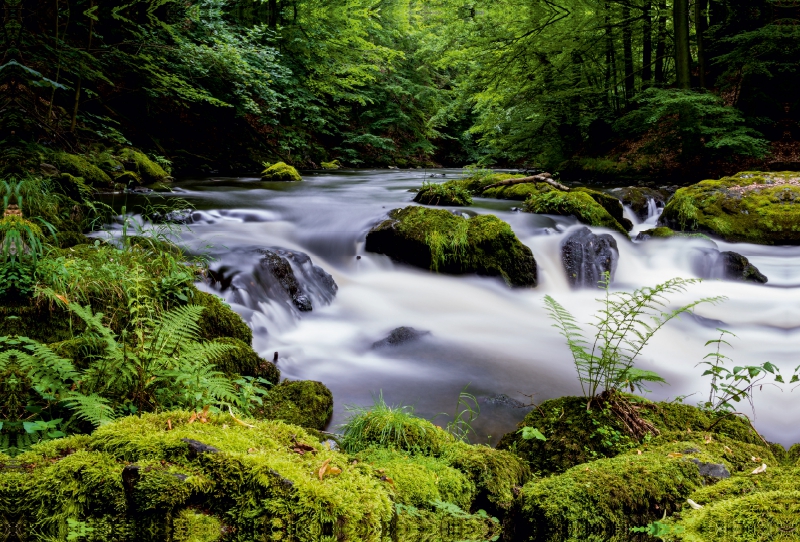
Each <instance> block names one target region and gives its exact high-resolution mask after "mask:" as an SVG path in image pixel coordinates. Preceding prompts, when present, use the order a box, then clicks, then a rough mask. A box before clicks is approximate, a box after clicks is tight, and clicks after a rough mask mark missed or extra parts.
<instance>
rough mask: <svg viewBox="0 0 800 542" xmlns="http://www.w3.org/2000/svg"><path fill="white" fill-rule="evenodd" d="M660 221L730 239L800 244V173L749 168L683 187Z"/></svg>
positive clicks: (759, 242) (683, 229) (672, 225)
mask: <svg viewBox="0 0 800 542" xmlns="http://www.w3.org/2000/svg"><path fill="white" fill-rule="evenodd" d="M660 223H661V224H663V225H665V226H669V227H670V228H672V229H675V230H681V231H699V232H703V233H708V234H712V235H716V236H719V237H721V238H722V239H725V240H727V241H734V242H748V243H758V244H764V245H781V244H800V175H798V174H797V173H794V172H783V173H762V172H745V173H739V174H737V175H734V176H732V177H724V178H722V179H720V180H718V181H713V180H709V181H702V182H700V183H697V184H694V185H692V186H688V187H686V188H681V189H679V190H678V191H677V192H676V193H675V195H674V196H673V198H672V199H671V200H670V202H669V203H668V204H667V206H666V207H665V208H664V212H663V213H662V215H661V219H660Z"/></svg>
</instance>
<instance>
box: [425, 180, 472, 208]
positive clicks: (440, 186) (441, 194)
mask: <svg viewBox="0 0 800 542" xmlns="http://www.w3.org/2000/svg"><path fill="white" fill-rule="evenodd" d="M414 201H415V202H417V203H422V204H423V205H457V206H468V205H472V196H471V195H470V193H469V191H468V190H467V189H466V188H464V187H463V185H462V184H461V183H459V182H452V181H451V182H446V183H425V184H423V185H422V188H421V189H420V191H419V192H417V195H416V196H414Z"/></svg>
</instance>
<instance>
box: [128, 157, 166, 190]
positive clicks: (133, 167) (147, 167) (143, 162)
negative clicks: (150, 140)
mask: <svg viewBox="0 0 800 542" xmlns="http://www.w3.org/2000/svg"><path fill="white" fill-rule="evenodd" d="M119 157H120V158H121V159H122V161H123V165H124V166H125V168H126V169H127V170H129V171H132V172H134V173H136V175H137V176H138V178H139V179H140V180H141V181H142V182H144V183H145V184H151V183H157V182H159V181H163V180H164V179H166V178H167V177H169V173H167V172H166V171H165V170H164V168H162V167H161V166H160V165H158V164H157V163H156V162H154V161H152V160H150V158H148V157H147V155H146V154H144V153H143V152H139V151H137V150H136V149H130V148H127V149H122V150H121V151H120V153H119ZM120 182H123V181H120Z"/></svg>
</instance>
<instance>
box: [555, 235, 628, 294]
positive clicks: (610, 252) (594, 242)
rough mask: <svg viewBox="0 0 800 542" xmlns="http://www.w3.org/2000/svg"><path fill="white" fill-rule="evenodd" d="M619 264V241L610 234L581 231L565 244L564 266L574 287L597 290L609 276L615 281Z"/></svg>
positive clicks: (562, 253)
mask: <svg viewBox="0 0 800 542" xmlns="http://www.w3.org/2000/svg"><path fill="white" fill-rule="evenodd" d="M618 260H619V250H618V249H617V241H616V240H615V239H614V238H613V237H612V236H610V235H609V234H607V233H604V234H601V235H595V234H594V233H592V230H590V229H589V228H580V229H579V230H576V231H574V232H573V233H571V234H570V235H569V236H568V237H567V238H566V239H565V240H564V241H563V242H562V243H561V262H562V263H563V264H564V270H565V271H566V272H567V281H569V283H570V285H571V286H573V287H588V288H597V286H598V283H599V282H600V280H602V279H603V277H604V276H605V274H606V273H609V275H610V277H611V278H612V279H613V277H614V271H616V269H617V261H618Z"/></svg>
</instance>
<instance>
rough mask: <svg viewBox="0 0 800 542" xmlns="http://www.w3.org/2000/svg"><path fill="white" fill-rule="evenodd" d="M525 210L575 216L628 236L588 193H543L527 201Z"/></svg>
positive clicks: (557, 191)
mask: <svg viewBox="0 0 800 542" xmlns="http://www.w3.org/2000/svg"><path fill="white" fill-rule="evenodd" d="M523 209H524V210H525V211H526V212H528V213H537V214H548V215H562V216H574V217H575V218H577V219H578V220H579V221H580V222H582V223H584V224H588V225H590V226H600V227H604V228H609V229H612V230H616V231H618V232H620V233H621V234H623V235H625V236H626V237H627V236H628V230H626V229H625V227H624V226H623V225H622V224H620V223H619V222H618V221H617V220H615V219H614V217H613V216H611V214H609V212H608V211H607V210H606V209H605V208H604V207H603V206H602V205H600V204H599V203H597V202H596V201H595V199H594V198H593V197H592V195H591V194H589V193H587V192H582V191H571V192H563V191H561V190H551V191H549V192H541V193H538V194H534V195H532V196H531V197H529V198H528V199H527V200H525V205H524V207H523Z"/></svg>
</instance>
